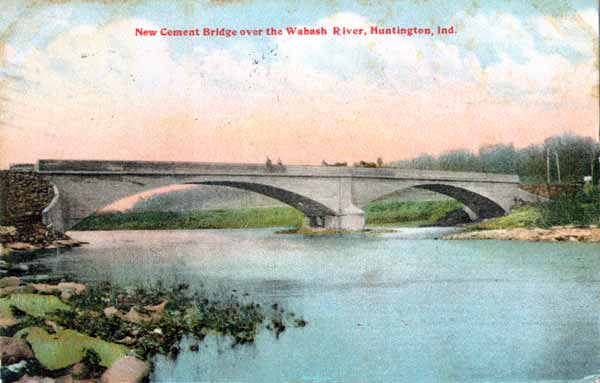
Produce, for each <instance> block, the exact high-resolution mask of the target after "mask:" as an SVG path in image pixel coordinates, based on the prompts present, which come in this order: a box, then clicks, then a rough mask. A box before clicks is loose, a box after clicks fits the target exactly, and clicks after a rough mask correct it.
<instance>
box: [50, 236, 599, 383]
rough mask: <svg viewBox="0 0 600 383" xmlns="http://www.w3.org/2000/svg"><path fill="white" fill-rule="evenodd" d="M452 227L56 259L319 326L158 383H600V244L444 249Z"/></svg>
mask: <svg viewBox="0 0 600 383" xmlns="http://www.w3.org/2000/svg"><path fill="white" fill-rule="evenodd" d="M442 230H444V229H401V230H400V231H399V232H397V233H391V234H354V235H340V236H312V237H307V236H302V235H281V234H276V233H275V231H276V230H275V229H250V230H203V231H192V230H189V231H186V230H178V231H115V232H73V233H71V235H72V236H73V237H75V238H77V239H80V240H84V241H88V242H90V244H89V245H87V246H85V247H83V248H80V249H75V250H73V251H70V252H67V253H66V254H63V255H61V256H58V257H53V258H51V259H50V260H49V262H50V264H51V267H52V268H53V269H54V270H56V271H57V272H59V273H67V274H72V275H76V276H78V277H79V278H81V279H83V280H110V281H112V282H114V283H117V284H122V285H131V284H141V283H145V284H149V283H156V282H157V281H159V280H162V281H163V283H164V284H177V283H182V282H183V283H189V284H190V285H191V287H196V288H200V287H201V286H203V289H204V291H206V292H210V294H211V295H212V294H215V295H217V296H219V295H223V296H227V295H228V294H229V293H230V292H231V290H232V289H235V290H237V292H238V295H241V294H243V293H248V294H250V297H249V298H248V299H251V300H254V301H258V302H262V303H266V304H269V303H273V302H278V303H281V304H283V305H284V307H285V308H286V309H289V310H292V311H294V312H296V313H297V314H299V315H301V316H302V317H303V318H304V319H306V320H307V321H308V325H307V326H306V327H305V328H291V329H288V330H287V331H286V332H284V333H283V334H282V335H281V336H280V338H279V339H275V337H274V335H273V334H272V333H269V332H266V331H263V332H261V333H260V335H259V336H258V338H257V341H256V343H255V344H253V345H250V346H241V347H236V348H233V349H232V348H231V347H230V345H229V343H228V341H227V340H226V339H223V338H207V340H206V341H205V342H204V343H202V344H201V348H200V351H199V352H191V351H187V350H188V349H189V347H185V346H184V347H183V348H182V350H185V351H184V352H182V353H181V354H180V355H179V357H178V359H177V360H176V361H172V360H169V359H167V358H162V357H159V358H158V359H157V361H156V362H157V365H156V371H155V373H154V375H153V377H152V380H153V381H157V382H327V383H329V382H448V381H453V382H492V381H493V382H546V381H552V382H560V381H578V380H581V379H582V378H584V377H586V376H588V379H586V380H585V381H588V380H589V381H594V380H595V379H593V378H591V377H589V376H590V375H596V374H598V371H600V334H599V315H600V304H599V301H600V246H599V245H597V244H596V245H593V244H587V245H586V244H572V243H527V242H500V241H439V240H435V239H434V237H435V236H436V235H439V234H440V233H441V231H442ZM446 230H447V229H446ZM44 261H45V262H46V261H48V259H46V260H44ZM184 342H185V341H184Z"/></svg>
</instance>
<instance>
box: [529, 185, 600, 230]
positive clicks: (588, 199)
mask: <svg viewBox="0 0 600 383" xmlns="http://www.w3.org/2000/svg"><path fill="white" fill-rule="evenodd" d="M539 223H540V225H541V226H559V225H577V226H588V225H598V224H600V190H597V189H596V190H588V191H587V192H584V191H580V192H578V193H574V194H563V195H561V196H559V197H557V198H554V199H552V200H550V201H548V202H547V203H545V204H543V205H542V207H541V215H540V219H539Z"/></svg>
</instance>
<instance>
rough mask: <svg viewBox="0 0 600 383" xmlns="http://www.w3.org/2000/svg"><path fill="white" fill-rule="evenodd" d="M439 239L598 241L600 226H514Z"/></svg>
mask: <svg viewBox="0 0 600 383" xmlns="http://www.w3.org/2000/svg"><path fill="white" fill-rule="evenodd" d="M441 239H444V240H484V239H493V240H502V241H531V242H578V243H599V242H600V228H599V227H596V226H591V227H575V226H554V227H551V228H548V229H542V228H514V229H496V230H481V231H467V232H463V233H457V234H451V235H447V236H445V237H442V238H441Z"/></svg>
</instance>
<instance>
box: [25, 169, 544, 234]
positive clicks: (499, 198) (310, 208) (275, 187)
mask: <svg viewBox="0 0 600 383" xmlns="http://www.w3.org/2000/svg"><path fill="white" fill-rule="evenodd" d="M34 171H35V172H37V173H38V174H40V175H41V176H43V177H44V178H46V179H47V180H48V181H49V182H51V183H52V184H53V185H54V192H55V195H54V199H53V201H52V203H51V204H50V206H48V207H47V208H46V209H45V210H44V214H43V215H44V221H45V223H46V224H48V225H51V226H52V227H53V228H54V229H55V230H57V231H60V232H64V231H66V230H68V229H70V228H72V227H73V226H75V225H76V224H77V223H78V222H80V221H81V220H83V219H84V218H86V217H87V216H89V215H91V214H93V213H95V212H96V211H98V210H100V209H101V208H103V207H105V206H108V205H110V204H111V203H114V202H116V201H118V200H120V199H123V198H126V197H130V196H132V195H135V194H138V193H141V192H144V191H148V190H152V189H156V188H159V187H164V186H168V185H175V184H197V185H218V186H229V187H233V188H238V189H243V190H249V191H253V192H256V193H260V194H264V195H266V196H268V197H271V198H274V199H276V200H279V201H281V202H283V203H286V204H288V205H290V206H293V207H294V208H296V209H298V210H300V211H301V212H302V213H304V215H305V216H306V221H307V224H308V225H310V226H311V227H321V228H328V229H340V230H361V229H362V228H363V227H364V225H365V219H364V212H363V210H362V208H363V207H364V206H365V205H367V204H368V203H369V202H371V201H374V200H378V199H382V198H385V197H386V196H388V195H390V194H392V193H395V192H397V191H399V190H401V189H404V188H409V187H416V188H422V189H427V190H430V191H434V192H438V193H441V194H445V195H447V196H449V197H452V198H454V199H456V200H458V201H460V202H462V203H463V204H464V205H465V210H466V211H467V213H469V215H470V216H471V218H472V219H478V218H479V219H481V218H490V217H496V216H500V215H503V214H505V213H506V212H507V211H508V210H509V209H510V208H511V207H512V206H514V205H515V204H516V203H518V202H519V201H534V200H537V199H538V197H537V196H535V195H533V194H530V193H527V192H526V191H524V190H521V189H520V188H519V177H518V176H516V175H506V174H491V173H466V172H446V171H426V170H411V169H394V168H356V167H334V166H302V165H293V166H291V165H290V166H278V165H273V166H266V165H265V164H228V163H200V162H149V161H95V160H82V161H79V160H39V161H38V162H37V164H35V166H34Z"/></svg>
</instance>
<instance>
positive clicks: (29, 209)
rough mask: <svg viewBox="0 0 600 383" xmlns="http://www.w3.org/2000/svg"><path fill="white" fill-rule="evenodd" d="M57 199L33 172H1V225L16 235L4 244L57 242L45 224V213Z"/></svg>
mask: <svg viewBox="0 0 600 383" xmlns="http://www.w3.org/2000/svg"><path fill="white" fill-rule="evenodd" d="M53 196H54V192H53V188H52V185H51V184H50V183H49V182H48V181H46V180H44V179H43V178H42V177H40V176H39V175H38V174H36V173H34V172H25V171H11V170H8V171H1V172H0V214H1V217H0V222H1V224H2V225H3V226H14V227H15V228H16V231H17V232H16V234H15V235H11V238H0V240H2V242H29V243H36V244H37V243H44V242H51V241H52V240H54V239H56V235H55V234H54V232H52V231H49V230H48V229H47V228H46V226H45V225H44V224H43V222H42V211H43V210H44V208H45V207H46V206H48V205H49V204H50V202H51V201H52V197H53Z"/></svg>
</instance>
